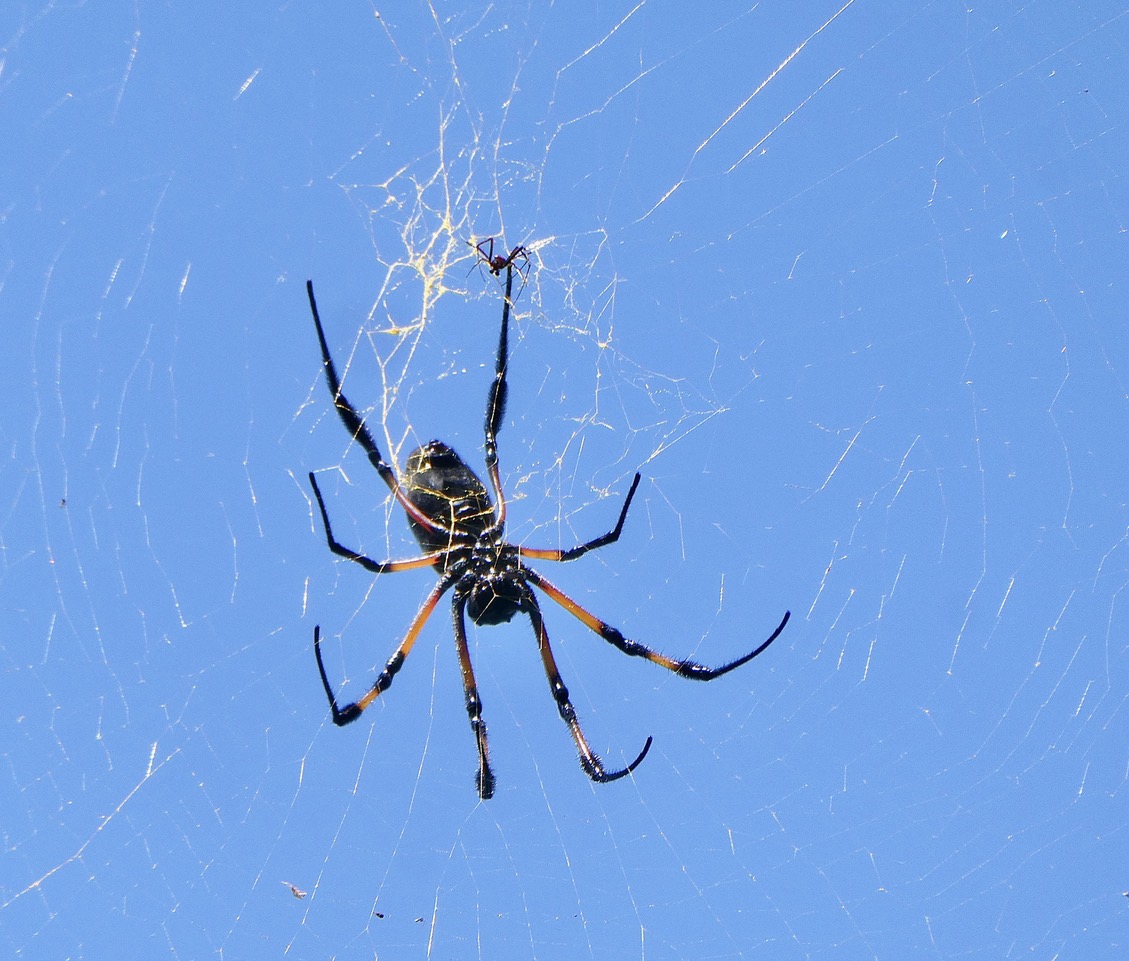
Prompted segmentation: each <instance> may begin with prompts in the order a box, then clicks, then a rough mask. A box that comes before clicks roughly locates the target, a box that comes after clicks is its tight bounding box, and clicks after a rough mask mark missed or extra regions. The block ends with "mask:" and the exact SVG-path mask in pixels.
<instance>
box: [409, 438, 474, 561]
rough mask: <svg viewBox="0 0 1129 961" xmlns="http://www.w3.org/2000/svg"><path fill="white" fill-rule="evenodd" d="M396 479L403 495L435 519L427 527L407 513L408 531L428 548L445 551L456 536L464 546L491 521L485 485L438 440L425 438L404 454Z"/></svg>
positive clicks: (460, 459)
mask: <svg viewBox="0 0 1129 961" xmlns="http://www.w3.org/2000/svg"><path fill="white" fill-rule="evenodd" d="M401 483H402V485H403V487H404V492H405V494H406V495H407V498H408V500H409V501H411V502H412V504H413V505H415V506H416V507H417V508H419V510H420V512H421V513H422V514H424V515H425V516H426V517H427V518H428V519H429V520H431V521H434V522H435V527H434V528H429V527H426V526H424V525H423V524H421V523H419V522H418V521H416V520H414V519H413V518H412V517H411V515H409V516H408V523H409V525H410V526H411V528H412V533H413V534H415V536H416V540H417V541H419V543H420V546H421V547H422V548H423V549H424V550H425V551H427V552H428V553H435V552H438V551H449V550H451V549H452V547H455V546H457V545H459V543H460V542H462V541H466V542H467V545H468V546H469V545H470V543H473V542H474V541H475V540H477V539H478V538H479V537H481V536H482V535H483V534H485V533H486V532H487V531H488V530H489V529H490V528H491V526H492V525H493V524H494V505H493V503H491V501H490V495H489V494H487V492H486V487H485V485H484V484H483V483H482V481H481V480H479V477H478V475H477V474H475V472H474V471H472V470H471V469H470V467H468V466H467V463H466V461H464V460H463V459H462V458H461V457H460V456H459V455H458V454H456V453H455V452H454V450H452V449H451V448H450V447H448V446H447V445H446V444H444V443H443V442H442V441H439V440H432V441H428V442H427V443H426V444H424V445H423V446H422V447H417V448H416V449H415V450H413V451H412V452H411V454H409V455H408V465H407V470H405V472H404V476H403V478H402V480H401Z"/></svg>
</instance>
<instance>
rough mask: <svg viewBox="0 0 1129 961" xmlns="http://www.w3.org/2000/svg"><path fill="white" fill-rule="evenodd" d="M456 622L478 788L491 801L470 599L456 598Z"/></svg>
mask: <svg viewBox="0 0 1129 961" xmlns="http://www.w3.org/2000/svg"><path fill="white" fill-rule="evenodd" d="M451 608H452V614H453V617H454V620H455V649H456V650H457V651H458V652H459V667H460V668H461V669H462V673H463V691H464V692H465V694H466V712H467V717H469V718H470V729H471V730H472V731H473V732H474V740H475V744H476V745H477V746H478V774H477V776H476V777H475V785H476V787H477V788H478V796H479V797H480V798H482V800H484V801H487V800H489V799H490V798H492V797H493V796H494V771H493V770H492V769H491V768H490V745H489V743H488V742H487V740H486V722H485V721H484V720H483V719H482V700H481V698H479V696H478V683H477V682H476V681H475V679H474V667H473V666H472V665H471V663H470V648H468V647H467V640H466V622H465V620H464V618H463V611H464V610H465V609H466V599H465V598H461V597H456V598H455V600H454V602H453V603H452V605H451Z"/></svg>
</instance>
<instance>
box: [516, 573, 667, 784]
mask: <svg viewBox="0 0 1129 961" xmlns="http://www.w3.org/2000/svg"><path fill="white" fill-rule="evenodd" d="M524 609H525V612H526V613H527V614H528V615H529V620H530V622H531V623H532V624H533V631H534V633H535V634H536V635H537V648H538V650H539V651H540V653H541V663H542V664H543V665H544V667H545V677H547V678H548V680H549V690H551V691H552V692H553V700H555V701H556V702H557V711H558V713H559V714H560V716H561V719H562V720H563V721H564V722H565V724H567V725H568V730H569V733H570V734H571V735H572V739H573V741H575V742H576V749H577V751H578V752H579V754H580V766H581V767H582V768H583V769H584V773H585V774H587V775H588V776H589V777H590V778H591V779H592V780H593V781H596V782H598V783H600V784H604V783H606V782H608V781H618V780H619V779H620V778H621V777H626V776H627V775H628V774H630V773H631V772H632V771H634V770H635V769H636V768H637V767H638V766H639V765H640V764H641V763H642V762H643V758H645V757H646V756H647V752H648V751H649V750H650V749H651V738H650V737H648V738H647V743H646V744H644V745H643V750H642V751H640V752H639V756H638V757H636V758H635V760H634V761H632V762H631V763H630V764H628V765H627V767H625V768H621V769H620V770H618V771H609V770H607V768H605V767H604V765H603V762H602V761H601V760H600V758H599V757H598V756H597V755H596V754H595V753H594V752H593V751H592V748H590V747H589V746H588V739H587V738H585V736H584V732H583V731H582V730H581V729H580V721H579V720H578V719H577V717H576V710H575V708H573V706H572V702H571V701H570V700H569V697H568V688H567V687H565V684H564V681H563V680H562V679H561V672H560V671H559V670H558V669H557V662H556V661H555V660H554V658H553V650H552V648H551V647H550V646H549V634H548V632H547V631H546V630H545V619H544V618H543V617H542V616H541V607H540V605H538V603H537V598H536V597H535V596H534V595H533V592H532V591H526V592H525V598H524Z"/></svg>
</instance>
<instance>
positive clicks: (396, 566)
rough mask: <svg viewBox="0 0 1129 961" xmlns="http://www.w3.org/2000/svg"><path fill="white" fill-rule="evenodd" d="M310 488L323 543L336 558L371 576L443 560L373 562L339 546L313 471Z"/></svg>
mask: <svg viewBox="0 0 1129 961" xmlns="http://www.w3.org/2000/svg"><path fill="white" fill-rule="evenodd" d="M310 486H311V487H312V488H313V489H314V497H316V498H317V502H318V510H319V511H321V521H322V524H323V525H324V526H325V541H326V543H327V544H328V545H329V549H330V550H331V551H333V553H334V554H336V555H337V556H338V557H344V558H347V559H348V560H351V561H356V562H357V563H358V564H360V565H361V567H363V568H364V569H365V570H366V571H371V572H372V573H373V574H391V573H394V572H396V571H413V570H416V569H417V568H420V567H435V566H436V565H437V564H438V563H439V562H440V561H441V560H442V559H443V555H442V554H424V555H423V557H413V558H411V559H409V560H404V561H374V560H373V559H372V558H371V557H368V556H366V555H365V554H358V553H357V552H356V551H354V550H351V549H350V548H348V547H345V546H344V545H343V544H339V543H338V542H337V539H336V538H335V537H334V536H333V526H332V525H331V524H330V523H329V512H328V511H327V510H326V509H325V500H324V499H323V498H322V496H321V489H320V488H319V487H318V482H317V478H315V477H314V473H313V471H310Z"/></svg>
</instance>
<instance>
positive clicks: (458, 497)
mask: <svg viewBox="0 0 1129 961" xmlns="http://www.w3.org/2000/svg"><path fill="white" fill-rule="evenodd" d="M484 244H486V241H483V242H482V243H481V244H479V245H478V246H477V247H476V250H477V252H478V255H479V257H480V258H481V259H482V260H483V261H484V262H485V263H486V265H487V267H489V269H490V272H491V273H493V274H495V275H500V274H501V272H502V271H503V270H504V271H505V272H506V291H505V298H504V300H503V302H502V329H501V333H500V334H499V337H498V353H497V359H496V363H495V372H494V380H493V382H492V383H491V385H490V391H489V393H488V395H487V399H486V422H485V445H484V447H485V460H486V474H487V477H488V478H489V480H490V489H491V490H492V491H493V494H494V497H493V500H491V497H490V493H489V492H488V491H487V489H486V485H485V484H483V483H482V481H481V480H480V479H479V477H478V475H477V474H475V473H474V471H473V470H471V469H470V467H469V466H467V463H466V462H465V461H464V460H463V459H462V458H461V457H460V456H459V455H458V454H457V453H455V451H454V450H452V449H451V448H450V447H448V446H447V445H446V444H444V443H443V442H442V441H438V440H433V441H429V442H428V443H426V444H424V445H423V446H421V447H417V448H416V449H415V450H413V451H412V452H411V453H410V454H409V455H408V463H407V467H406V469H405V471H404V472H403V474H402V476H401V477H397V476H396V471H395V470H394V469H393V467H392V466H391V465H390V464H389V463H388V462H387V461H386V460H385V459H384V457H383V455H382V454H381V453H380V448H379V447H377V445H376V441H375V440H374V439H373V436H372V434H371V433H370V432H369V429H368V427H367V426H366V425H365V422H364V419H363V418H362V417H361V415H360V414H358V413H357V410H356V408H355V407H353V405H352V404H351V403H350V402H349V401H348V399H346V397H345V395H344V394H343V393H342V392H341V379H340V377H339V376H338V373H337V366H336V365H335V364H334V362H333V357H332V355H331V354H330V351H329V345H328V343H327V342H326V338H325V329H324V328H323V326H322V322H321V317H320V316H319V314H318V306H317V301H316V300H315V299H314V285H313V281H307V282H306V293H307V295H308V297H309V300H310V312H311V313H312V314H313V318H314V327H315V328H316V329H317V335H318V343H319V344H320V346H321V356H322V364H323V366H324V369H325V379H326V382H327V384H328V385H329V393H330V395H331V396H332V397H333V404H334V408H335V409H336V410H337V416H338V417H340V418H341V422H342V423H343V424H344V425H345V429H346V430H348V432H349V435H350V436H351V437H352V438H353V440H354V441H356V442H357V443H358V444H360V445H361V447H362V448H363V449H364V451H365V453H366V454H367V455H368V459H369V463H371V464H372V466H373V467H374V468H375V469H376V472H377V473H378V474H379V475H380V476H381V478H382V479H383V480H384V482H385V483H386V484H387V485H388V488H389V490H391V492H392V494H393V496H394V497H395V498H396V500H397V501H398V502H399V504H400V506H401V507H403V509H404V512H405V513H406V514H407V517H408V526H409V527H410V528H411V531H412V533H413V534H414V535H415V538H416V540H417V541H418V542H419V545H420V547H421V548H422V549H423V554H422V555H421V556H420V557H413V558H409V559H407V560H391V561H376V560H373V559H372V558H371V557H368V556H367V555H365V554H362V553H360V552H358V551H355V550H352V549H351V548H349V547H345V546H344V545H342V544H340V543H339V542H338V541H337V539H336V538H335V537H334V536H333V527H332V524H331V523H330V520H329V512H328V510H327V509H326V506H325V499H324V498H323V497H322V493H321V489H320V488H319V487H318V482H317V478H316V477H315V476H314V474H313V472H311V473H310V475H309V478H310V486H311V487H312V488H313V492H314V497H315V498H316V500H317V504H318V511H319V512H320V514H321V519H322V524H323V525H324V527H325V539H326V543H327V544H328V545H329V549H330V550H331V551H332V552H333V553H334V554H336V555H337V556H338V557H344V558H346V559H347V560H350V561H353V562H354V563H356V564H359V565H360V566H361V567H363V568H364V569H365V570H367V571H369V572H370V573H372V574H390V573H393V572H396V571H410V570H416V569H418V568H424V567H430V568H432V569H433V570H434V571H435V573H436V574H437V575H438V576H439V582H438V583H437V584H436V585H435V587H434V588H433V589H432V590H431V593H430V594H428V595H427V598H426V599H425V600H424V602H423V605H422V606H421V607H420V609H419V611H418V612H417V613H416V615H415V617H414V618H413V619H412V622H411V624H409V626H408V630H407V633H406V634H405V635H404V638H403V640H402V641H401V642H400V645H399V647H397V648H396V651H395V653H394V654H393V655H392V657H390V658H389V659H388V662H387V663H386V664H385V665H384V669H383V670H382V671H381V672H380V674H379V675H377V678H376V681H375V682H374V683H373V685H372V687H371V688H369V690H368V692H367V693H366V694H364V695H363V696H362V697H361V698H360V699H359V700H356V701H354V702H353V703H351V704H346V705H344V706H343V707H342V706H339V705H338V703H337V698H336V696H335V695H334V693H333V687H332V685H331V684H330V683H329V676H328V675H327V674H326V671H325V663H324V662H323V660H322V655H321V627H320V625H319V626H317V627H315V628H314V655H315V657H316V658H317V665H318V673H319V674H320V675H321V682H322V686H323V687H324V688H325V694H326V697H327V698H328V699H329V707H330V711H331V712H332V715H333V723H334V724H336V725H338V726H343V725H345V724H348V723H350V722H351V721H355V720H356V719H357V718H358V717H360V716H361V713H362V712H363V711H364V710H365V708H367V707H368V706H369V705H370V704H372V702H373V701H375V700H376V699H377V698H378V697H379V696H380V695H381V694H383V693H384V692H385V691H386V690H388V688H389V687H391V685H392V681H393V679H394V678H395V677H396V674H397V673H398V672H399V671H400V668H401V667H403V665H404V660H405V659H406V658H407V656H408V654H409V653H411V649H412V647H413V645H414V644H415V642H416V640H417V639H418V638H419V635H420V631H422V630H423V626H424V624H426V623H427V619H428V618H429V617H430V616H431V614H432V612H433V611H434V610H435V608H436V606H437V605H438V604H439V601H440V599H441V598H442V597H443V595H444V594H446V593H447V592H448V591H452V599H451V616H452V621H453V626H454V634H455V649H456V651H457V653H458V656H459V667H460V669H461V671H462V679H463V690H464V692H465V697H466V711H467V716H468V718H469V719H470V727H471V731H472V732H473V733H474V738H475V743H476V745H477V748H478V772H477V774H476V776H475V785H476V787H477V789H478V794H479V797H481V798H483V799H484V800H485V799H487V798H490V797H492V796H493V794H494V787H495V780H494V772H493V769H492V768H491V766H490V746H489V743H488V741H487V737H486V722H485V721H484V720H483V718H482V700H481V698H480V697H479V695H478V685H477V683H476V682H475V678H474V667H473V665H472V664H471V659H470V649H469V647H468V645H467V635H466V620H465V619H466V617H468V616H469V617H470V619H471V620H472V621H473V622H474V623H475V624H477V625H487V624H502V623H505V622H507V621H509V620H510V619H512V618H513V616H514V615H515V614H524V615H525V616H526V617H528V618H529V622H530V624H531V625H532V627H533V633H534V634H535V635H536V637H537V647H538V651H539V652H540V655H541V663H542V665H543V667H544V670H545V677H546V678H547V680H548V682H549V690H550V691H551V692H552V695H553V700H554V701H556V704H557V711H558V713H559V714H560V716H561V719H562V720H563V721H564V722H565V724H566V726H567V727H568V730H569V733H570V734H571V735H572V739H573V741H574V742H575V743H576V749H577V752H578V754H579V756H580V766H581V767H582V768H583V770H584V773H585V774H587V775H588V777H590V778H591V779H592V780H593V781H597V782H600V783H604V782H607V781H617V780H619V779H620V778H622V777H625V776H626V775H628V774H630V773H631V772H632V771H634V770H635V768H637V767H638V766H639V764H640V763H642V761H643V758H645V757H646V756H647V751H649V750H650V748H651V738H650V737H648V738H647V741H646V743H645V744H644V745H643V749H642V750H641V751H640V752H639V754H638V755H637V756H636V758H635V760H634V761H632V762H631V763H630V764H628V765H627V766H626V767H623V768H619V769H613V770H608V769H607V768H606V767H605V766H604V764H603V762H602V761H601V760H600V758H599V757H598V756H597V755H596V753H595V752H594V751H593V750H592V748H591V747H589V745H588V740H587V738H586V737H585V736H584V731H583V730H582V729H581V727H580V721H579V719H578V718H577V715H576V710H575V708H574V707H573V706H572V702H571V701H570V699H569V694H568V688H567V687H565V683H564V681H563V680H562V679H561V674H560V671H559V670H558V668H557V663H556V661H555V660H554V658H553V651H552V647H551V646H550V644H549V634H548V632H547V631H546V629H545V620H544V618H543V617H542V614H541V606H540V604H539V603H538V601H537V597H536V595H535V594H534V592H533V588H537V589H538V590H540V591H541V592H542V593H543V594H544V595H545V596H546V597H548V598H549V599H550V600H552V601H554V602H556V603H557V604H559V605H560V606H561V607H563V608H564V609H565V610H566V611H568V612H569V613H570V614H572V615H573V617H575V618H577V620H579V621H580V622H581V623H582V624H584V625H585V627H587V628H588V629H589V630H591V631H593V632H594V633H596V634H598V635H599V636H600V637H602V638H603V639H604V640H605V641H607V642H608V643H609V644H611V645H613V646H614V647H616V648H618V649H619V650H621V651H622V652H623V653H624V654H629V655H631V656H633V657H642V658H646V659H647V660H648V661H651V662H652V663H653V664H658V665H659V666H660V667H665V668H666V669H667V670H668V671H672V672H674V673H675V674H678V675H679V676H681V677H687V678H691V679H693V680H698V681H712V680H713V679H714V678H717V677H721V676H722V675H723V674H728V673H729V672H730V671H732V670H734V669H735V668H738V667H740V666H741V665H742V664H745V663H747V662H748V661H751V660H752V659H753V658H754V657H756V656H757V655H758V654H760V653H762V652H763V651H764V650H765V648H767V647H768V646H769V645H770V644H771V643H772V642H773V641H775V640H776V638H777V637H779V636H780V632H781V631H783V630H784V626H785V625H786V624H787V623H788V618H789V617H790V616H791V612H790V611H786V612H785V614H784V617H783V618H782V619H781V621H780V623H779V625H777V627H776V630H774V631H773V632H772V634H771V635H770V636H769V638H768V640H766V641H764V642H763V643H762V644H760V645H759V646H757V647H756V648H754V649H753V650H752V651H750V652H749V653H748V654H746V655H744V656H743V657H739V658H737V659H736V660H734V661H730V662H729V663H728V664H723V665H722V666H721V667H706V666H705V665H703V664H699V663H697V662H696V661H690V660H676V659H674V658H670V657H667V656H666V655H664V654H660V653H658V652H657V651H654V650H652V649H651V648H649V647H647V646H646V645H644V644H640V643H639V642H638V641H633V640H630V639H629V638H626V637H624V636H623V634H621V633H620V631H619V630H618V629H616V628H615V627H612V626H611V625H610V624H607V623H605V622H604V621H602V620H600V619H599V618H598V617H596V616H595V615H594V614H591V613H590V612H588V611H587V610H585V609H584V608H583V607H581V606H580V605H579V604H577V603H576V601H574V600H573V599H572V598H570V597H569V596H568V595H566V594H565V593H563V592H562V591H561V590H559V589H558V588H556V587H554V586H553V585H552V584H551V583H550V582H549V581H548V580H546V579H545V578H544V577H543V576H542V575H541V574H539V573H537V572H536V571H535V570H533V569H532V568H530V567H527V566H526V565H525V564H524V563H523V559H532V560H542V561H572V560H576V559H577V558H579V557H583V556H584V555H585V554H587V553H588V552H589V551H593V550H596V549H597V548H600V547H605V546H606V545H608V544H614V543H615V542H616V541H617V540H619V535H620V533H621V532H622V530H623V524H624V521H625V520H626V519H627V511H628V508H630V507H631V501H632V498H634V497H635V492H636V490H637V489H638V487H639V480H640V475H639V474H636V475H635V478H634V480H633V481H632V482H631V488H630V489H629V490H628V492H627V497H626V498H625V499H624V502H623V507H622V508H621V509H620V512H619V519H618V520H617V521H616V525H615V527H613V528H612V529H611V530H610V531H608V532H607V533H606V534H601V535H600V536H599V537H594V538H593V539H592V540H590V541H586V542H585V543H583V544H580V545H578V546H576V547H571V548H568V549H566V550H556V549H552V548H535V547H525V546H521V545H517V544H510V543H508V542H507V541H506V539H505V536H504V534H505V525H506V497H505V494H504V493H503V492H502V483H501V479H500V475H499V470H498V431H499V430H500V429H501V426H502V421H503V419H504V418H505V412H506V394H507V384H506V368H507V364H508V360H509V325H510V311H511V308H512V306H513V300H512V295H513V279H514V266H515V260H520V261H522V262H523V263H524V265H525V267H528V263H529V252H528V251H527V250H526V249H525V248H524V247H521V246H518V247H515V248H514V249H513V250H512V251H511V252H510V254H509V255H508V256H507V257H503V256H501V255H498V256H494V244H493V238H491V239H490V242H489V247H488V248H487V250H484V249H483V245H484ZM521 270H522V268H521V267H519V268H518V272H519V273H520V272H521Z"/></svg>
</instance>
